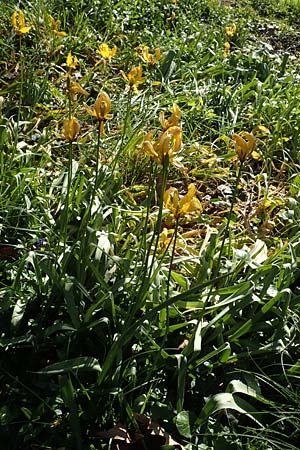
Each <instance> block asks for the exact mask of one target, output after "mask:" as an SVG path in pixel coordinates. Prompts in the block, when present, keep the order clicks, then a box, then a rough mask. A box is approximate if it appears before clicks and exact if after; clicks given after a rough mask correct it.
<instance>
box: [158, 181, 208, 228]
mask: <svg viewBox="0 0 300 450" xmlns="http://www.w3.org/2000/svg"><path fill="white" fill-rule="evenodd" d="M164 204H165V207H166V208H167V209H168V210H169V211H170V214H171V216H172V218H174V219H175V220H178V219H179V218H182V217H190V216H191V215H192V214H194V213H198V214H200V213H201V211H202V205H201V202H200V201H199V200H198V198H197V197H196V186H195V185H194V184H193V183H191V184H190V185H189V186H188V192H187V194H185V195H184V196H183V197H181V198H180V197H179V192H178V190H177V189H176V188H174V187H171V188H169V189H168V190H166V191H165V193H164Z"/></svg>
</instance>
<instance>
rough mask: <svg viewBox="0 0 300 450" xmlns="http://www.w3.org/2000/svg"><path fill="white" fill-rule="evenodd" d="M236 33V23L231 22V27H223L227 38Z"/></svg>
mask: <svg viewBox="0 0 300 450" xmlns="http://www.w3.org/2000/svg"><path fill="white" fill-rule="evenodd" d="M235 33H236V25H235V24H233V25H232V26H231V27H226V28H225V35H226V36H228V37H229V38H232V36H233V35H234V34H235Z"/></svg>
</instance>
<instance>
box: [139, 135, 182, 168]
mask: <svg viewBox="0 0 300 450" xmlns="http://www.w3.org/2000/svg"><path fill="white" fill-rule="evenodd" d="M152 137H153V132H152V131H150V132H149V133H148V134H147V135H146V136H145V138H144V144H143V151H144V152H145V153H147V154H148V155H149V156H150V157H151V158H152V159H153V160H154V161H155V162H157V163H158V164H161V165H163V164H164V161H165V159H166V158H167V157H168V158H169V162H170V163H174V155H175V153H176V152H178V150H179V149H180V146H181V143H182V131H181V128H179V127H177V126H174V127H170V128H168V129H167V130H166V131H165V132H164V133H162V134H161V135H160V137H159V138H158V139H157V141H155V142H152Z"/></svg>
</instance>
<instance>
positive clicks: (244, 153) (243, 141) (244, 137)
mask: <svg viewBox="0 0 300 450" xmlns="http://www.w3.org/2000/svg"><path fill="white" fill-rule="evenodd" d="M232 139H233V140H234V142H235V151H236V153H237V155H238V157H239V160H240V161H241V163H243V162H244V161H246V159H247V158H248V157H249V156H250V155H251V153H252V152H253V151H254V150H255V147H256V138H255V137H254V136H253V134H252V133H248V132H247V131H241V132H240V133H239V134H235V133H233V135H232Z"/></svg>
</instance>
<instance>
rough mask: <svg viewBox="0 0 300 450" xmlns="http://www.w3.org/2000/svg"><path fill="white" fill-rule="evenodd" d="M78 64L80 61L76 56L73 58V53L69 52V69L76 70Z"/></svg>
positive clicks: (67, 62) (67, 63)
mask: <svg viewBox="0 0 300 450" xmlns="http://www.w3.org/2000/svg"><path fill="white" fill-rule="evenodd" d="M77 64H78V59H77V58H76V56H72V53H71V52H69V53H68V56H67V61H66V65H67V67H68V68H69V69H70V70H72V69H76V67H77Z"/></svg>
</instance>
